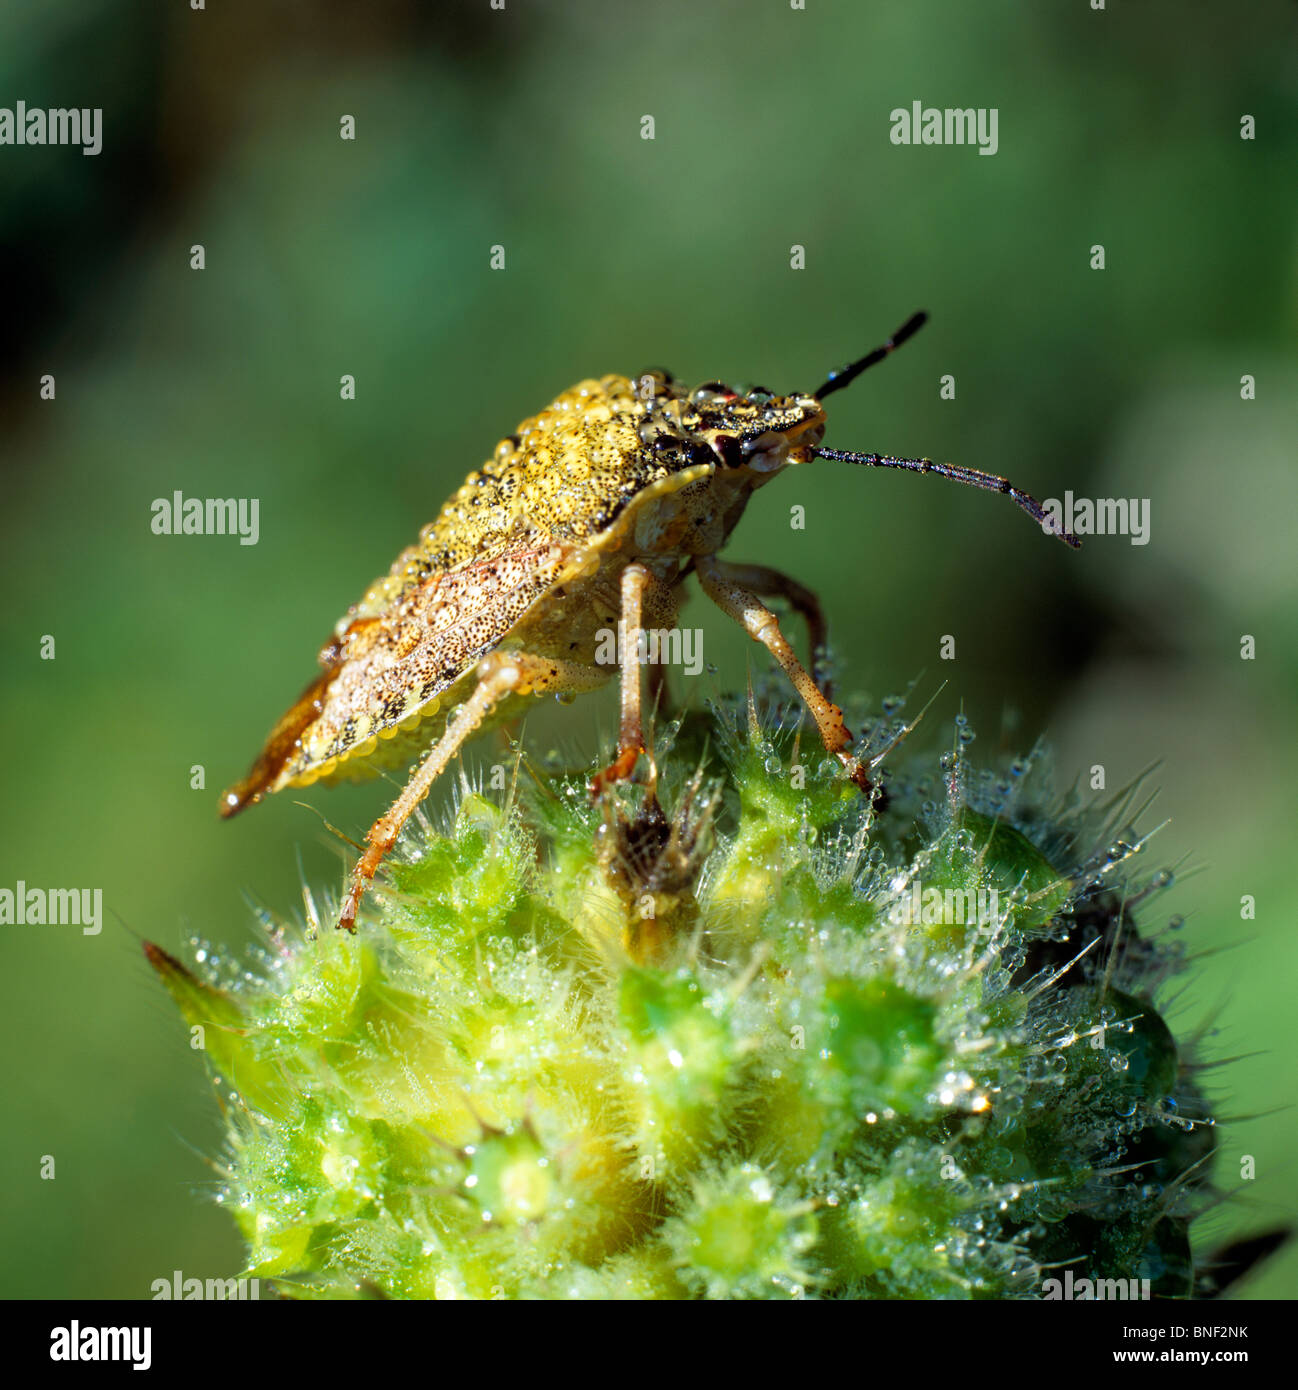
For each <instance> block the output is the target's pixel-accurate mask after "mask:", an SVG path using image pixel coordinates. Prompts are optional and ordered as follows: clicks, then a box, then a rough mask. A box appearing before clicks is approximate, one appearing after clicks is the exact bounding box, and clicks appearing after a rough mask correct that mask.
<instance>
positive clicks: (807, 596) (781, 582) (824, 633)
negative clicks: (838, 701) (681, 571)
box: [726, 562, 834, 700]
mask: <svg viewBox="0 0 1298 1390" xmlns="http://www.w3.org/2000/svg"><path fill="white" fill-rule="evenodd" d="M726 573H727V574H728V575H729V576H730V578H731V579H733V580H734V581H735V583H736V584H742V585H743V586H744V588H746V589H751V590H752V591H753V593H755V594H756V595H757V596H758V597H759V598H782V599H787V600H788V602H789V606H790V607H791V608H792V609H793V611H794V612H795V613H797V614H798V616H799V617H800V618H801V619H802V621H803V622H804V623H806V625H807V638H808V640H809V641H810V643H811V679H812V680H813V681H815V683H816V685H817V686H818V687H819V688H820V692H821V694H822V695H824V697H825V699H826V700H832V699H833V698H834V696H833V691H832V688H831V686H830V682H829V678H828V676H826V675H825V673H824V670H823V665H824V661H825V653H826V648H827V647H828V644H829V628H828V626H827V625H826V623H825V614H824V611H823V610H822V608H821V606H820V600H819V599H818V598H817V597H816V595H815V594H814V593H812V591H811V590H810V589H808V588H807V587H806V585H805V584H799V583H798V581H797V580H796V579H791V578H790V577H789V576H788V575H787V574H782V573H781V572H780V571H779V570H773V569H771V568H770V567H769V566H767V565H735V564H730V563H729V562H727V564H726Z"/></svg>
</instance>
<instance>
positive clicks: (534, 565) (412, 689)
mask: <svg viewBox="0 0 1298 1390" xmlns="http://www.w3.org/2000/svg"><path fill="white" fill-rule="evenodd" d="M579 549H580V547H577V546H573V545H551V544H545V545H540V544H536V543H535V537H534V536H533V537H529V538H528V540H527V542H526V543H525V542H524V541H523V540H522V539H520V541H519V543H518V544H516V545H515V546H514V547H512V548H510V549H507V550H505V551H503V552H502V553H501V554H499V555H496V556H494V557H493V558H491V559H487V560H481V561H477V562H474V563H470V564H466V565H462V566H461V567H459V568H457V569H454V570H451V571H449V572H442V573H433V574H430V575H428V576H427V577H426V578H425V579H424V580H423V581H422V582H421V583H420V584H418V585H417V586H415V587H413V588H411V589H409V590H408V591H407V592H406V593H405V595H404V596H403V597H402V598H401V599H400V601H399V602H398V603H397V604H395V605H394V606H393V607H392V609H391V610H390V611H388V612H385V613H382V614H379V615H377V616H366V617H361V618H357V619H356V620H355V621H353V622H352V623H351V624H350V626H349V627H348V628H347V629H346V630H345V632H344V633H343V635H342V636H341V638H339V639H338V640H337V641H335V642H332V643H330V645H329V646H328V647H326V649H325V655H326V657H327V658H331V660H330V664H329V665H328V666H327V667H326V669H325V670H324V671H322V672H321V674H320V675H319V676H317V677H316V679H315V680H314V681H312V682H311V684H310V685H309V686H308V687H307V688H306V690H304V691H303V692H302V694H301V696H299V698H298V699H297V701H296V702H295V703H294V704H293V705H292V707H291V708H290V709H289V710H288V711H287V713H285V714H284V715H283V717H282V718H281V719H280V720H279V722H278V723H277V724H276V725H275V727H274V729H273V730H272V731H271V734H270V737H269V738H268V739H267V740H266V746H265V748H264V749H263V750H262V753H261V755H260V756H259V757H258V759H257V761H256V762H255V763H254V764H253V767H252V770H251V771H250V772H249V773H248V775H247V777H245V778H244V779H243V780H242V781H241V782H239V783H237V784H236V785H235V786H234V787H232V788H231V789H230V791H228V792H227V793H226V794H225V796H224V797H223V798H222V803H221V814H222V815H223V816H232V815H234V814H236V813H237V812H238V811H241V810H242V809H243V808H244V807H245V806H249V805H252V804H253V803H254V802H256V801H259V800H260V799H261V798H262V796H264V795H265V794H266V793H268V792H274V791H279V790H281V789H282V788H283V787H286V786H291V785H293V784H295V783H302V782H313V781H315V780H316V779H317V778H319V777H329V776H332V775H334V774H335V773H336V770H337V766H338V764H339V763H341V762H344V761H349V762H350V761H357V762H363V760H364V759H365V758H367V757H368V756H370V755H371V754H372V753H374V752H375V750H376V749H377V747H378V742H379V740H380V739H383V738H385V737H393V736H395V735H396V734H397V733H398V732H399V731H400V729H401V727H402V726H403V725H404V726H405V727H406V728H407V729H409V728H413V727H414V725H415V723H417V722H418V720H419V718H420V717H421V715H423V714H425V713H432V712H435V706H434V702H436V701H437V698H438V696H439V695H441V694H442V693H443V692H444V691H445V690H447V689H448V688H449V687H450V686H452V685H454V684H455V682H456V681H458V680H459V679H460V678H461V677H462V676H464V675H465V674H466V672H468V671H470V670H471V669H472V667H473V665H474V664H475V663H476V662H477V661H478V659H479V658H480V657H482V656H484V655H485V654H486V653H487V652H489V651H491V650H492V649H493V648H494V647H496V646H498V645H499V644H500V643H501V642H502V641H503V640H504V639H505V638H506V637H507V636H508V635H509V632H510V629H511V628H513V627H514V625H515V624H516V623H517V622H518V621H519V620H520V619H521V618H522V617H523V616H524V615H525V614H526V613H527V611H528V610H529V609H530V608H531V607H532V605H533V604H534V603H535V602H536V601H537V600H538V599H539V598H540V597H541V596H542V595H543V594H544V593H545V591H546V590H547V589H549V588H550V587H551V586H552V585H553V584H554V583H555V582H557V580H558V579H559V578H560V576H561V575H562V573H563V571H564V569H565V566H566V565H568V564H569V562H570V561H571V560H572V558H573V556H574V555H575V554H576V553H577V552H578V550H579ZM430 707H434V708H432V709H430ZM349 770H350V769H349ZM357 770H360V769H359V768H358V769H357Z"/></svg>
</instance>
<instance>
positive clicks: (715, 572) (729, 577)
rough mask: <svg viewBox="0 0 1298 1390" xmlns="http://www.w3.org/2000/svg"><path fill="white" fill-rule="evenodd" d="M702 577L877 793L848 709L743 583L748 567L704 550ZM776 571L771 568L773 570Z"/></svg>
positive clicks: (856, 776)
mask: <svg viewBox="0 0 1298 1390" xmlns="http://www.w3.org/2000/svg"><path fill="white" fill-rule="evenodd" d="M695 568H696V569H697V570H698V575H699V582H700V583H701V584H702V585H703V592H704V593H705V594H707V596H708V597H709V598H710V599H711V600H712V602H713V603H715V604H716V605H717V607H718V608H720V609H721V611H722V612H723V613H728V614H729V615H730V617H732V618H733V619H734V620H735V621H736V622H737V623H740V624H741V625H742V626H743V627H744V629H745V631H746V632H747V633H748V635H749V636H750V637H751V638H752V639H753V640H754V641H755V642H760V643H761V644H762V646H764V647H765V648H766V650H767V651H768V652H770V654H771V655H772V656H773V657H774V658H775V659H776V661H778V662H779V663H780V665H781V666H782V667H783V668H784V671H785V673H786V674H787V675H788V677H789V679H790V680H791V681H792V682H793V686H794V689H795V690H797V692H798V694H799V695H801V696H802V702H803V704H805V705H806V707H807V709H808V710H809V711H810V712H811V717H812V718H813V719H814V720H815V721H816V728H817V729H819V731H820V738H821V742H822V743H823V744H824V745H825V748H826V751H828V752H829V753H832V754H833V756H834V757H836V758H837V759H838V761H839V762H840V763H842V764H843V766H844V768H846V769H847V773H848V776H849V777H851V779H852V781H853V782H855V783H856V785H857V786H858V787H860V789H861V790H862V791H863V792H865V793H866V794H867V795H869V796H873V794H874V784H873V783H872V782H871V781H870V779H869V778H868V777H867V776H866V772H865V768H864V767H863V766H862V764H861V762H860V760H859V759H858V758H856V757H854V756H853V754H852V751H851V748H852V735H851V732H850V731H849V729H848V727H847V725H846V724H845V723H844V722H843V711H842V710H841V709H839V707H838V706H837V705H836V704H834V703H833V701H832V700H830V699H829V698H828V697H827V696H826V695H825V693H824V692H823V691H822V690H821V689H820V687H819V686H818V685H817V684H816V682H815V681H814V680H812V678H811V677H810V676H809V675H808V674H807V672H806V670H805V669H804V667H803V665H802V663H801V662H800V661H799V660H798V658H797V657H796V656H795V655H794V654H793V648H792V647H791V646H790V645H789V642H788V639H787V638H786V637H785V635H784V634H783V633H782V632H781V631H780V624H779V620H778V619H777V618H776V616H775V614H774V613H772V612H771V610H770V609H769V608H767V606H766V605H765V604H764V603H763V602H762V601H761V599H760V598H758V596H757V595H756V594H755V593H754V592H753V591H752V589H751V588H748V587H747V586H746V585H745V584H744V583H743V578H742V577H743V575H744V573H745V569H746V567H744V566H740V565H728V564H726V563H725V561H724V560H718V559H717V557H716V556H715V555H703V556H699V557H698V558H697V559H696V560H695ZM767 573H768V574H769V573H770V572H769V571H768V572H767Z"/></svg>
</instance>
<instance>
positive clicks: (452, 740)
mask: <svg viewBox="0 0 1298 1390" xmlns="http://www.w3.org/2000/svg"><path fill="white" fill-rule="evenodd" d="M477 674H478V683H477V685H476V686H475V687H474V690H473V693H472V694H471V695H470V696H469V698H468V699H467V700H465V702H464V703H463V704H462V705H460V706H458V707H457V708H456V709H455V710H454V711H453V712H452V714H451V716H450V718H449V719H448V720H447V722H446V731H445V732H444V733H443V734H442V736H441V738H439V739H438V740H437V742H436V743H435V744H433V746H432V747H431V748H430V749H429V750H428V753H427V755H426V756H425V758H424V760H423V762H422V763H420V764H419V766H418V767H417V768H416V769H415V770H414V772H413V773H411V776H410V781H409V782H408V783H407V784H406V789H405V790H404V791H403V792H402V793H401V795H400V796H399V797H398V798H397V799H396V801H394V802H393V803H392V805H391V806H390V807H389V808H388V811H387V813H386V814H385V815H383V816H380V817H379V819H378V820H376V821H375V822H374V824H373V825H372V826H370V828H369V833H368V834H367V835H366V836H365V841H366V846H367V848H366V850H365V853H364V854H362V855H361V857H360V859H358V860H357V861H356V867H355V868H354V869H353V870H352V881H351V885H350V887H349V888H348V890H347V896H346V898H344V899H343V907H342V912H341V913H340V914H339V917H338V925H339V926H340V927H342V928H344V929H345V930H346V931H355V929H356V909H357V908H358V907H359V906H360V901H361V898H362V897H363V896H364V894H365V889H366V888H367V887H368V886H369V882H370V880H371V879H372V878H373V877H374V874H375V871H376V870H377V869H378V867H379V865H380V864H381V863H382V862H383V857H384V856H385V855H386V854H387V852H388V851H389V850H390V849H391V848H392V846H393V845H395V844H396V842H397V837H398V836H399V835H400V834H401V828H402V826H404V825H405V823H406V821H407V820H409V819H410V817H411V815H413V813H414V810H415V807H416V806H418V805H419V803H420V802H421V801H422V800H423V799H424V797H426V796H427V795H428V790H429V788H430V787H431V786H432V785H433V783H434V782H435V781H436V780H437V778H438V777H440V776H441V774H442V773H443V772H444V771H445V770H446V766H447V764H448V763H449V762H450V761H451V759H452V758H453V757H454V756H455V755H456V753H457V752H459V750H460V746H461V745H462V744H463V743H464V741H465V740H466V739H467V738H469V737H470V736H471V735H472V734H473V733H474V731H475V730H476V729H477V728H478V726H479V725H480V724H481V723H482V721H483V720H484V719H485V718H486V717H487V715H488V714H490V712H491V710H492V707H493V706H494V705H496V704H497V703H498V702H499V701H500V700H502V699H504V698H505V696H507V695H536V694H540V693H541V692H542V691H544V690H553V691H555V692H556V693H562V692H564V691H572V692H577V691H582V690H596V689H598V688H599V687H600V686H601V685H603V684H604V683H605V682H606V681H607V680H608V677H609V673H608V671H607V670H605V669H604V668H603V667H600V666H586V665H582V664H580V663H578V662H574V661H558V660H552V659H551V658H549V657H544V656H534V655H533V654H532V653H530V652H514V651H510V652H501V651H496V652H492V653H491V655H490V656H486V657H484V658H483V659H482V660H481V661H480V662H479V663H478V672H477Z"/></svg>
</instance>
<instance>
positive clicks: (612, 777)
mask: <svg viewBox="0 0 1298 1390" xmlns="http://www.w3.org/2000/svg"><path fill="white" fill-rule="evenodd" d="M651 583H653V575H651V574H650V573H649V571H648V569H646V568H645V566H644V565H642V564H639V563H637V562H632V563H631V564H629V565H628V566H627V567H626V568H625V569H624V570H623V571H622V620H621V624H620V628H621V637H622V650H621V651H620V652H619V653H618V655H619V657H620V658H621V663H622V669H621V676H622V690H621V698H622V704H621V716H620V718H619V719H618V726H617V757H616V758H614V760H613V761H612V763H610V764H609V766H608V767H606V768H605V769H604V770H603V772H599V773H596V775H595V777H594V779H593V781H592V782H591V784H590V794H591V796H592V797H595V796H598V795H599V794H600V792H602V791H603V790H604V788H605V787H607V786H608V785H609V784H610V783H613V782H624V781H625V780H626V779H627V778H628V777H630V775H631V774H632V772H634V771H635V765H636V763H637V761H638V760H639V758H640V754H641V753H643V752H644V727H643V724H642V721H641V713H640V634H641V632H642V631H643V630H644V595H645V590H646V589H647V588H648V587H649V586H650V584H651Z"/></svg>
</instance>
